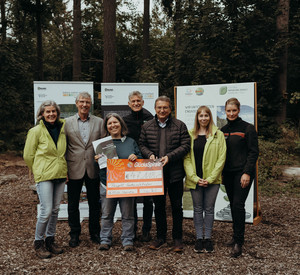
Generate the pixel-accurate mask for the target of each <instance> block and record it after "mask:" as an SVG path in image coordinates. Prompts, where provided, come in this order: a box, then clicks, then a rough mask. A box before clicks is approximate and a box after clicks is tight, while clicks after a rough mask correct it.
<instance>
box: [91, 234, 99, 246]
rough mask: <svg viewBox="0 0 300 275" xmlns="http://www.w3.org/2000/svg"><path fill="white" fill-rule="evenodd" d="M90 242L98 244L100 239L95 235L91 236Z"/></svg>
mask: <svg viewBox="0 0 300 275" xmlns="http://www.w3.org/2000/svg"><path fill="white" fill-rule="evenodd" d="M90 239H91V241H92V242H93V243H96V244H100V237H99V236H98V235H97V234H94V235H91V238H90Z"/></svg>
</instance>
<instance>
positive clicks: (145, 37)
mask: <svg viewBox="0 0 300 275" xmlns="http://www.w3.org/2000/svg"><path fill="white" fill-rule="evenodd" d="M149 29H150V0H144V26H143V61H144V65H146V64H147V60H149V58H150V47H149Z"/></svg>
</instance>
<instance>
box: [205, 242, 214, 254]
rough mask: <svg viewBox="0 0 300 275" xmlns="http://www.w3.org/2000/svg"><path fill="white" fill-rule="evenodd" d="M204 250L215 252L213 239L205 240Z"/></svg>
mask: <svg viewBox="0 0 300 275" xmlns="http://www.w3.org/2000/svg"><path fill="white" fill-rule="evenodd" d="M204 248H205V251H206V252H209V253H211V252H213V251H214V245H213V242H212V240H211V239H205V240H204Z"/></svg>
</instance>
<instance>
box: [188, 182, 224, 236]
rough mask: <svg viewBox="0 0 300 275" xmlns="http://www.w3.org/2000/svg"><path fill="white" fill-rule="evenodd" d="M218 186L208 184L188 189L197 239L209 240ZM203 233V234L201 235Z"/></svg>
mask: <svg viewBox="0 0 300 275" xmlns="http://www.w3.org/2000/svg"><path fill="white" fill-rule="evenodd" d="M219 187H220V185H219V184H209V185H208V186H207V187H202V186H199V185H197V186H196V189H190V191H191V195H192V199H193V207H194V225H195V229H196V236H197V239H203V235H204V238H205V239H210V238H211V233H212V228H213V223H214V210H215V202H216V198H217V195H218V191H219ZM203 231H205V234H203Z"/></svg>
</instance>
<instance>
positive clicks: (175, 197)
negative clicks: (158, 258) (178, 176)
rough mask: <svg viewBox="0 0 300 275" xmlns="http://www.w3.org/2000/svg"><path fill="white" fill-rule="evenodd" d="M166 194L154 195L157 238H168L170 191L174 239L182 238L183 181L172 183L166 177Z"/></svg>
mask: <svg viewBox="0 0 300 275" xmlns="http://www.w3.org/2000/svg"><path fill="white" fill-rule="evenodd" d="M164 188H165V194H164V195H162V196H153V201H154V205H155V210H154V213H155V221H156V230H157V239H163V240H164V241H165V240H166V237H167V216H166V194H167V192H168V194H169V198H170V202H171V207H172V218H173V229H172V237H173V239H174V240H175V239H180V240H181V239H182V220H183V212H182V196H183V182H182V180H181V181H177V182H172V183H170V182H169V180H168V178H167V177H164Z"/></svg>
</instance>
